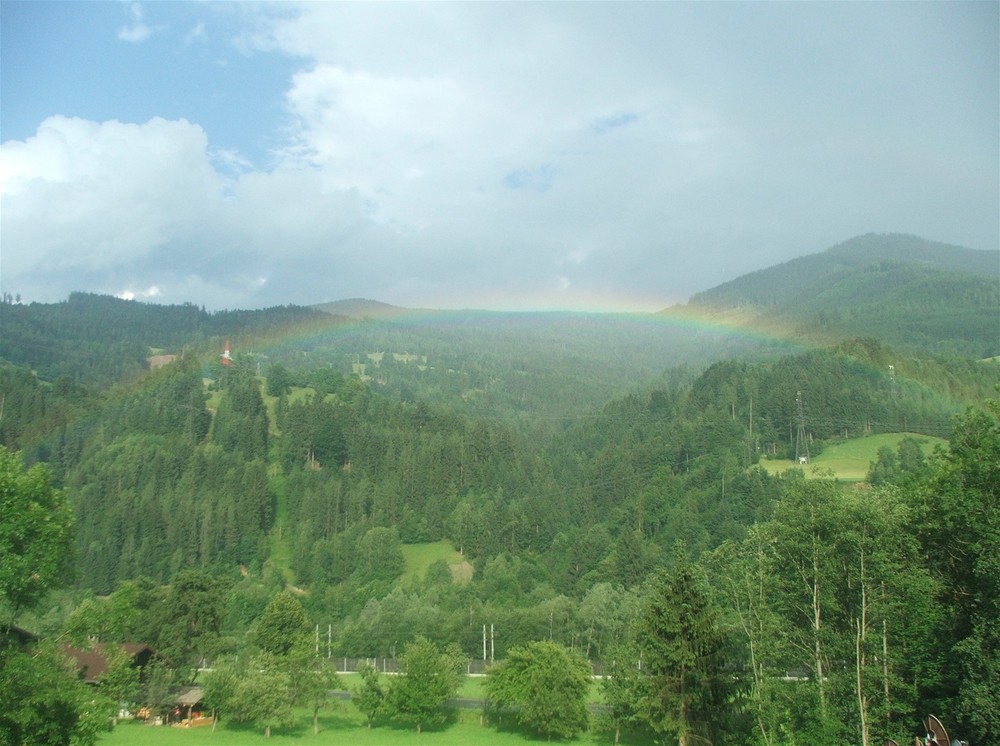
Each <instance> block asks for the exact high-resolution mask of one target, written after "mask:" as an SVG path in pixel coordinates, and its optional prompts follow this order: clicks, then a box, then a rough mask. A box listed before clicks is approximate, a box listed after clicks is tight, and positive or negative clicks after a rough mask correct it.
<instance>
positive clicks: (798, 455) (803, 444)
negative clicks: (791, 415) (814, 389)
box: [795, 391, 809, 464]
mask: <svg viewBox="0 0 1000 746" xmlns="http://www.w3.org/2000/svg"><path fill="white" fill-rule="evenodd" d="M795 404H796V405H797V407H798V412H799V427H798V430H797V431H796V433H795V460H796V461H798V462H799V463H800V464H808V463H809V439H808V438H807V437H806V417H805V414H803V412H802V392H801V391H798V392H796V394H795Z"/></svg>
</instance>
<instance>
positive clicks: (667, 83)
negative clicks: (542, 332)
mask: <svg viewBox="0 0 1000 746" xmlns="http://www.w3.org/2000/svg"><path fill="white" fill-rule="evenodd" d="M870 232H875V233H910V234H914V235H918V236H921V237H923V238H927V239H931V240H935V241H943V242H946V243H951V244H957V245H961V246H966V247H969V248H974V249H997V248H1000V3H996V2H943V3H937V2H815V3H786V2H755V3H749V2H746V3H744V2H636V3H631V2H609V3H603V2H570V1H568V0H567V1H564V2H405V3H394V2H342V3H333V2H305V3H295V2H280V3H274V4H270V3H262V2H253V3H250V2H223V3H216V2H211V1H205V2H186V1H183V0H181V1H177V2H144V3H132V2H97V1H86V2H48V1H44V0H0V290H2V291H3V293H9V294H11V295H15V296H19V297H20V298H21V299H22V301H24V302H32V301H38V302H46V303H51V302H57V301H61V300H65V299H66V298H67V297H68V295H69V293H70V292H73V291H77V290H79V291H86V292H94V293H105V294H113V295H118V296H120V297H125V298H133V299H136V300H142V301H147V302H154V303H168V304H179V303H194V304H196V305H199V306H204V307H206V308H207V309H209V310H222V309H251V308H264V307H269V306H275V305H286V304H298V305H310V304H316V303H325V302H329V301H334V300H339V299H345V298H370V299H374V300H379V301H382V302H386V303H392V304H395V305H400V306H407V307H415V308H439V309H447V308H483V309H497V310H557V309H566V310H583V311H654V310H658V309H662V308H666V307H669V306H671V305H673V304H676V303H684V302H686V301H687V300H688V298H689V297H690V296H691V295H692V294H693V293H696V292H698V291H701V290H706V289H709V288H711V287H714V286H716V285H718V284H720V283H722V282H725V281H727V280H731V279H733V278H735V277H738V276H740V275H743V274H746V273H748V272H752V271H754V270H758V269H763V268H766V267H769V266H772V265H774V264H778V263H781V262H784V261H788V260H790V259H793V258H796V257H799V256H803V255H806V254H812V253H816V252H819V251H823V250H824V249H826V248H828V247H830V246H833V245H835V244H837V243H840V242H842V241H845V240H847V239H849V238H852V237H854V236H857V235H860V234H864V233H870Z"/></svg>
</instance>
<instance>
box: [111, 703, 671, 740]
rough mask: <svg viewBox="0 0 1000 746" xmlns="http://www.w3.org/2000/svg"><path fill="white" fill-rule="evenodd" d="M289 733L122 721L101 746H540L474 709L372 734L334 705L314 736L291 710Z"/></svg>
mask: <svg viewBox="0 0 1000 746" xmlns="http://www.w3.org/2000/svg"><path fill="white" fill-rule="evenodd" d="M295 714H296V721H297V722H296V726H295V727H294V728H278V729H272V731H271V738H270V739H267V738H265V737H264V733H263V731H258V730H255V729H252V728H247V727H245V726H242V725H240V726H237V725H235V724H233V725H226V724H220V725H219V726H218V728H217V729H216V731H215V732H214V733H213V732H212V728H211V727H207V726H206V727H200V728H172V727H168V726H161V727H155V726H148V725H144V724H142V723H138V722H130V721H123V722H121V723H119V725H118V727H117V728H115V730H114V731H112V732H111V733H108V734H105V735H103V736H101V738H100V739H99V741H98V743H99V744H101V746H114V745H115V744H120V745H121V746H173V745H175V744H176V745H178V746H180V745H181V744H183V746H188V745H189V744H212V746H243V745H244V744H246V745H247V746H253V744H260V746H265V745H266V744H282V743H286V744H291V743H297V744H316V746H325V745H327V744H338V746H342V745H343V744H351V745H352V746H353V744H359V745H360V746H409V745H410V744H412V745H413V746H428V744H433V746H524V745H525V744H529V743H535V742H537V743H543V742H544V739H539V738H536V737H533V735H532V734H531V733H525V732H523V731H511V730H506V729H505V730H498V729H496V728H494V727H492V726H489V725H482V724H481V722H480V712H479V710H456V711H455V712H454V714H453V717H452V719H451V721H450V722H449V723H448V724H447V725H445V726H444V727H443V728H440V729H426V728H425V729H424V731H423V733H421V734H419V735H418V734H417V732H416V729H414V728H403V727H400V726H397V725H393V724H391V723H388V722H382V721H378V720H376V723H375V727H373V728H372V729H371V730H368V728H366V727H365V719H364V716H362V715H361V714H360V713H359V712H358V711H357V710H356V709H355V708H354V707H353V706H352V705H351V704H350V703H348V702H336V703H334V705H333V706H332V707H330V708H328V709H327V710H326V711H325V712H323V713H321V714H320V719H319V726H320V732H319V734H318V735H315V736H314V735H313V732H312V715H311V713H309V712H307V711H305V710H297V711H296V713H295ZM612 741H613V734H611V733H609V732H607V731H603V730H601V729H598V728H595V729H594V731H593V732H591V733H584V734H582V735H581V736H580V737H579V738H576V739H574V740H573V741H571V743H574V744H579V746H592V745H593V746H596V745H597V744H610V743H612ZM622 743H623V744H635V745H638V744H649V743H652V742H651V741H648V740H629V739H627V738H624V737H623V738H622Z"/></svg>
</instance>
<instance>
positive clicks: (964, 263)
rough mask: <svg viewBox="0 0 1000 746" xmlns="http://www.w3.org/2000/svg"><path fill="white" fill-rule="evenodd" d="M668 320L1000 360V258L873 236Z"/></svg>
mask: <svg viewBox="0 0 1000 746" xmlns="http://www.w3.org/2000/svg"><path fill="white" fill-rule="evenodd" d="M664 313H665V314H666V315H677V316H681V317H683V316H690V315H696V316H699V317H706V316H707V317H712V318H714V319H715V320H716V321H717V322H718V323H720V324H732V325H735V326H743V327H751V328H754V329H757V330H761V331H765V332H770V333H772V334H776V335H779V336H784V337H786V338H789V339H793V340H798V341H801V342H806V343H819V344H824V343H826V344H829V343H834V342H837V341H840V340H843V339H847V338H851V337H858V336H868V337H876V338H878V339H881V340H882V341H884V342H886V343H888V344H890V345H891V346H893V347H895V348H897V349H899V350H902V351H911V352H913V351H921V352H936V353H948V354H959V355H967V356H974V357H992V356H994V355H997V354H998V353H1000V251H978V250H974V249H967V248H963V247H960V246H951V245H948V244H943V243H936V242H933V241H927V240H924V239H922V238H918V237H916V236H908V235H901V234H887V235H877V234H868V235H864V236H858V237H857V238H852V239H850V240H849V241H845V242H844V243H841V244H838V245H836V246H833V247H831V248H829V249H827V250H826V251H824V252H822V253H819V254H812V255H809V256H804V257H800V258H798V259H793V260H791V261H788V262H785V263H783V264H779V265H776V266H774V267H770V268H768V269H763V270H760V271H757V272H752V273H750V274H747V275H743V276H742V277H738V278H736V279H735V280H732V281H730V282H727V283H724V284H722V285H719V286H718V287H715V288H712V289H710V290H706V291H704V292H701V293H698V294H696V295H695V296H693V297H692V298H691V302H690V303H689V304H688V305H687V306H682V307H676V308H673V309H668V310H667V311H665V312H664Z"/></svg>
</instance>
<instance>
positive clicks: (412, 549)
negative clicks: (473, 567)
mask: <svg viewBox="0 0 1000 746" xmlns="http://www.w3.org/2000/svg"><path fill="white" fill-rule="evenodd" d="M402 549H403V563H404V569H403V578H402V580H403V582H404V583H410V582H413V583H419V582H421V581H422V580H423V579H424V577H425V576H426V575H427V568H429V567H430V566H431V565H432V564H434V563H435V562H437V561H438V560H444V561H445V562H447V563H448V566H449V567H450V568H451V570H452V575H453V576H456V580H460V579H464V580H468V579H469V578H461V577H459V576H458V575H456V574H457V573H458V574H460V572H461V568H463V567H464V566H465V564H466V563H465V557H463V556H462V555H461V554H460V553H459V552H458V551H456V550H455V548H454V547H453V546H452V545H451V542H450V541H447V540H442V541H434V542H426V543H420V544H404V545H403V547H402ZM470 577H471V576H470Z"/></svg>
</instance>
